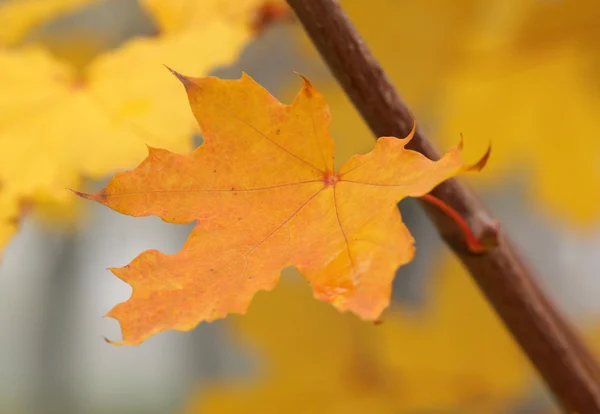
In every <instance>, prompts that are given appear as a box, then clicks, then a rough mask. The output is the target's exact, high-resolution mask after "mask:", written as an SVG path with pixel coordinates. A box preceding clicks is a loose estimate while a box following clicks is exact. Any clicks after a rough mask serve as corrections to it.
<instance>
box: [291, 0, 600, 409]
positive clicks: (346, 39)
mask: <svg viewBox="0 0 600 414" xmlns="http://www.w3.org/2000/svg"><path fill="white" fill-rule="evenodd" d="M287 2H288V3H289V4H290V6H291V7H292V9H293V10H294V12H295V13H296V15H297V17H298V19H299V20H300V22H301V23H302V25H303V26H304V28H305V30H306V32H307V33H308V35H309V36H310V38H311V39H312V41H313V43H314V44H315V45H316V47H317V49H318V50H319V52H320V53H321V56H322V57H323V59H324V60H325V61H326V62H327V64H328V65H329V68H330V69H331V71H332V72H333V74H334V75H335V77H336V78H337V80H338V81H339V82H340V84H341V85H342V86H343V87H344V89H345V91H346V93H347V94H348V96H349V97H350V98H351V100H352V102H353V103H354V105H355V106H356V108H357V109H358V110H359V112H360V113H361V115H362V116H363V118H364V119H365V121H366V122H367V123H368V124H369V126H370V128H371V130H372V131H373V132H374V134H375V135H376V136H377V137H380V136H396V137H404V136H406V135H407V134H408V133H409V131H410V130H411V127H412V125H413V121H414V117H413V116H412V114H411V112H410V110H409V109H408V107H407V106H406V104H405V103H404V102H403V101H402V99H401V98H400V96H399V95H398V93H397V91H396V89H395V88H394V86H393V84H392V83H391V82H390V80H389V79H388V77H387V76H386V74H385V72H384V71H383V69H382V68H381V66H380V65H379V63H378V62H377V60H376V59H375V57H374V56H373V55H372V53H371V51H370V50H369V48H368V47H367V45H366V43H365V42H364V40H363V39H362V37H361V36H360V35H359V33H358V32H357V31H356V29H355V28H354V26H353V25H352V23H351V22H350V20H349V19H348V17H347V16H346V14H345V13H344V11H343V10H342V8H341V6H340V5H339V3H338V1H337V0H287ZM365 7H368V5H366V6H365ZM399 17H401V16H399ZM404 18H410V16H404ZM398 24H401V22H399V23H398ZM394 41H395V42H396V44H399V45H401V44H402V41H407V42H408V41H409V39H395V40H394ZM407 58H410V56H409V57H407ZM409 147H410V148H412V149H414V150H417V151H419V152H421V153H423V154H424V155H425V156H427V157H429V158H431V159H438V158H439V154H438V152H437V151H436V150H435V148H434V147H433V145H432V144H431V143H430V142H429V141H428V140H427V139H426V138H425V136H424V135H423V133H422V132H421V131H420V130H417V132H416V133H415V136H414V138H413V139H412V141H411V142H410V143H409ZM432 194H433V195H434V196H435V197H437V198H438V199H440V200H441V201H443V202H444V203H445V204H446V205H448V206H452V208H453V209H454V210H455V211H456V212H457V213H458V214H459V215H460V216H461V218H464V220H466V221H467V222H469V223H471V225H472V228H473V229H474V230H475V231H474V232H475V234H478V235H479V237H478V238H479V239H480V240H481V239H487V240H491V241H493V242H494V243H493V244H494V247H491V248H489V249H488V250H487V251H485V252H484V253H482V254H478V255H474V254H472V253H470V252H468V251H467V250H466V249H465V248H464V246H465V234H464V233H463V231H462V230H461V228H460V226H458V225H457V223H456V222H455V221H454V220H453V219H452V218H451V217H449V216H448V215H447V214H445V213H444V212H442V211H440V210H439V209H437V208H433V206H431V205H428V204H427V203H422V205H423V206H424V208H425V210H426V211H427V213H428V215H429V217H430V218H431V219H432V221H433V222H434V224H435V226H436V227H437V229H438V232H439V233H440V235H441V236H442V238H443V239H444V240H445V241H446V243H447V244H448V245H449V246H450V247H451V248H452V250H453V251H454V252H455V254H456V255H457V256H458V258H459V259H460V260H461V261H462V263H463V264H464V266H465V267H466V268H467V269H468V270H469V272H470V274H471V275H472V277H473V279H474V280H475V282H476V283H477V284H478V286H479V288H480V289H481V291H482V292H483V293H484V294H485V296H486V297H487V299H488V301H489V302H490V304H491V305H492V306H493V307H494V309H495V310H496V312H497V314H498V315H499V316H500V318H501V319H502V320H503V322H504V324H505V325H506V327H507V328H508V329H509V330H510V332H511V333H512V335H513V337H514V338H515V339H516V341H517V342H518V343H519V345H520V346H521V348H522V349H523V351H524V352H525V353H526V354H527V356H528V357H529V359H530V361H531V362H532V363H533V365H534V366H535V367H536V368H537V370H538V372H539V373H540V375H541V376H542V377H543V379H544V381H545V382H546V384H547V385H548V387H549V388H550V389H551V390H552V392H553V393H554V395H555V396H556V398H557V400H558V402H559V403H560V405H561V406H562V407H563V408H564V409H565V410H566V411H567V412H578V413H580V414H587V413H600V370H599V369H598V365H597V363H596V361H595V360H594V358H593V357H592V356H591V354H590V353H589V351H588V350H587V349H586V347H585V345H584V344H583V343H582V342H581V341H580V339H579V338H578V336H577V334H576V333H575V331H574V330H573V328H572V327H571V326H570V324H569V323H568V321H567V320H565V318H564V317H563V316H562V315H561V314H560V312H559V311H558V310H557V309H556V307H555V305H554V304H553V303H552V302H551V301H550V299H549V298H548V297H547V295H546V294H545V293H544V292H543V291H542V289H541V288H540V286H539V285H538V283H537V280H538V278H537V277H535V276H534V275H533V273H532V272H531V270H530V269H528V267H527V266H526V264H525V263H524V261H523V260H521V258H520V255H519V254H518V252H517V251H516V249H514V248H513V246H512V244H511V243H510V241H509V240H508V239H507V238H506V237H504V236H503V235H502V234H501V232H500V228H499V226H498V225H497V221H496V220H494V219H493V218H492V216H491V215H490V214H489V213H488V212H487V210H486V209H485V207H484V206H483V205H482V203H481V202H480V201H479V200H478V199H477V197H476V196H475V195H474V193H473V192H472V191H471V190H470V189H468V188H467V187H466V186H465V185H464V184H463V183H461V182H459V181H458V180H456V179H451V180H448V181H446V182H444V183H442V184H441V185H439V186H438V187H436V189H435V190H434V191H432Z"/></svg>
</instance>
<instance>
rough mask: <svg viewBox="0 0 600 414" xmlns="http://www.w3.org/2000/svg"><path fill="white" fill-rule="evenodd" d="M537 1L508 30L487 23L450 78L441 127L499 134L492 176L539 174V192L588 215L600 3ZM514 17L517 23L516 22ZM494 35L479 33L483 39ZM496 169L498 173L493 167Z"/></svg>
mask: <svg viewBox="0 0 600 414" xmlns="http://www.w3.org/2000/svg"><path fill="white" fill-rule="evenodd" d="M583 3H586V4H587V7H586V6H584V5H583V4H582V2H581V1H578V2H576V1H569V0H562V1H555V2H534V3H533V5H531V6H530V7H528V8H526V10H524V11H523V14H520V15H516V16H513V15H510V14H507V15H506V16H505V17H504V18H505V19H507V20H508V21H510V20H511V19H516V20H517V21H518V22H519V23H520V24H521V25H519V26H518V27H513V28H512V30H513V32H511V33H510V34H511V36H507V35H504V37H502V39H501V40H499V39H500V37H501V36H500V34H498V33H490V32H492V31H493V28H491V27H488V28H483V29H482V34H481V35H480V36H476V35H474V36H473V42H472V43H473V44H467V45H466V53H465V54H464V55H463V62H462V65H461V67H460V69H458V70H456V71H454V73H452V74H451V75H450V76H448V78H447V80H446V85H447V86H446V88H445V90H444V94H443V97H442V99H441V100H440V108H439V113H440V122H439V125H440V132H439V136H440V137H442V138H443V139H445V142H450V141H452V140H455V139H456V134H457V133H458V131H462V132H463V133H464V134H465V137H466V140H467V141H471V140H477V141H480V143H479V147H478V146H477V145H475V144H474V145H472V147H473V148H471V149H472V150H473V151H476V150H477V149H475V148H480V147H481V146H484V145H486V142H488V141H491V142H493V147H494V157H493V159H492V161H491V162H490V170H489V172H491V174H487V175H486V178H483V179H479V178H477V179H475V180H476V181H482V182H484V183H489V182H490V180H494V181H497V180H498V179H499V178H505V177H507V176H511V175H514V174H515V173H517V174H522V173H524V172H525V173H528V174H531V176H532V190H531V192H532V193H533V195H534V197H535V198H536V199H538V200H540V201H542V202H543V203H545V204H546V205H547V207H546V208H547V209H548V210H550V211H552V212H553V213H554V214H555V215H563V216H565V217H566V218H568V219H570V220H571V221H572V222H574V223H579V224H581V225H583V224H584V223H586V222H589V221H591V220H594V219H597V218H598V216H599V215H600V207H599V205H600V204H599V202H600V196H599V195H598V194H600V155H599V154H598V153H599V151H600V145H598V139H597V137H598V135H599V134H600V117H599V116H598V113H599V111H600V83H599V81H598V76H597V74H598V68H599V67H600V66H599V65H598V63H600V60H599V58H600V53H599V52H600V49H599V48H598V45H597V39H600V26H599V25H597V24H593V23H592V22H597V21H598V19H599V18H600V3H599V2H596V1H593V2H592V1H584V2H583ZM513 26H514V25H513ZM482 38H487V39H496V40H497V41H492V40H490V41H489V42H487V43H482V42H481V39H482ZM494 171H495V172H496V174H494Z"/></svg>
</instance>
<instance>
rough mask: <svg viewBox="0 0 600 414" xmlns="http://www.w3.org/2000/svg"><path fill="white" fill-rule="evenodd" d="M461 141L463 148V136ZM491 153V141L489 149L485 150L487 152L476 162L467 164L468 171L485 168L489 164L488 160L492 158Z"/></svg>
mask: <svg viewBox="0 0 600 414" xmlns="http://www.w3.org/2000/svg"><path fill="white" fill-rule="evenodd" d="M460 142H461V144H460V148H461V149H462V138H461V140H460ZM491 153H492V143H491V142H490V143H489V144H488V147H487V150H486V151H485V154H483V156H482V157H481V158H480V159H479V161H477V162H476V163H475V164H472V165H469V166H467V168H466V170H467V171H481V170H483V168H484V167H485V166H486V165H487V163H488V160H489V159H490V155H491Z"/></svg>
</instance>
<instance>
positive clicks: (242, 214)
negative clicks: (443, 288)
mask: <svg viewBox="0 0 600 414" xmlns="http://www.w3.org/2000/svg"><path fill="white" fill-rule="evenodd" d="M176 76H177V77H178V78H179V79H180V80H181V81H182V83H183V85H184V86H185V89H186V91H187V94H188V97H189V101H190V104H191V108H192V111H193V113H194V115H195V117H196V120H197V121H198V124H199V126H200V128H201V130H202V132H203V135H204V144H203V145H201V146H200V147H199V148H198V149H196V150H195V151H194V152H193V153H192V154H190V155H177V154H173V153H171V152H169V151H166V150H160V149H155V148H150V151H149V155H148V157H147V158H146V160H145V161H144V162H143V163H142V164H141V165H140V166H139V167H137V168H136V169H134V170H132V171H128V172H124V173H120V174H118V175H116V176H115V177H114V178H113V179H112V180H111V181H110V182H109V183H108V185H107V186H106V188H104V189H103V190H101V191H99V192H97V193H95V194H91V195H83V194H82V195H83V196H84V197H85V198H88V199H91V200H95V201H97V202H99V203H102V204H104V205H106V206H108V207H110V208H112V209H114V210H116V211H118V212H121V213H124V214H129V215H132V216H147V215H156V216H159V217H161V218H162V219H163V220H165V221H168V222H171V223H189V222H192V221H194V220H195V221H196V222H197V226H196V227H195V229H194V230H193V231H192V233H191V234H190V236H189V238H188V240H187V242H186V244H185V245H184V247H183V248H182V249H181V251H180V252H179V253H177V254H174V255H166V254H163V253H160V252H158V251H155V250H151V251H147V252H144V253H143V254H141V255H140V256H138V257H137V258H136V259H135V260H134V261H133V262H132V263H130V264H129V265H128V266H126V267H124V268H119V269H113V273H114V274H115V275H116V276H118V277H119V278H121V279H123V280H124V281H126V282H127V283H129V284H131V285H132V286H133V294H132V296H131V298H130V299H129V300H128V301H127V302H125V303H122V304H120V305H118V306H116V307H115V308H114V309H113V310H112V311H111V312H110V313H109V314H108V315H109V316H112V317H114V318H116V319H118V320H119V322H120V323H121V328H122V331H123V342H122V343H123V344H137V343H140V342H142V341H144V340H145V339H146V338H148V337H149V336H151V335H153V334H155V333H157V332H160V331H163V330H165V329H178V330H189V329H192V328H193V327H195V326H196V325H197V324H198V323H199V322H201V321H212V320H215V319H218V318H223V317H225V316H226V315H227V314H228V313H232V312H233V313H244V312H245V311H246V309H247V308H248V306H249V303H250V301H251V299H252V297H253V296H254V295H255V293H256V292H258V291H259V290H270V289H272V288H273V287H274V286H275V284H276V283H277V280H278V279H279V272H280V271H281V269H283V268H284V267H286V266H289V265H294V266H295V267H296V268H298V269H299V270H300V272H301V273H302V275H303V276H304V277H305V278H306V280H307V281H308V282H309V283H310V284H311V285H312V288H313V291H314V294H315V296H316V297H317V298H319V299H321V300H324V301H327V302H330V303H332V304H333V305H334V306H335V307H336V308H338V309H340V310H342V311H346V310H349V311H352V312H354V313H355V314H357V315H359V316H360V317H362V318H364V319H367V320H375V319H376V318H378V317H379V316H380V314H381V312H382V311H383V310H384V309H385V308H386V307H387V306H388V304H389V300H390V292H391V282H392V279H393V277H394V273H395V271H396V269H397V268H398V267H399V266H401V265H403V264H405V263H407V262H409V261H410V260H411V259H412V257H413V254H414V248H413V239H412V236H411V235H410V233H409V231H408V229H407V228H406V227H405V226H404V224H403V223H402V220H401V217H400V213H399V210H398V208H397V205H396V204H397V203H398V201H400V200H401V199H402V198H404V197H408V196H411V197H418V196H421V195H423V194H425V193H427V192H429V191H430V190H431V189H432V188H433V187H435V186H436V185H437V184H439V183H440V182H442V181H443V180H445V179H447V178H449V177H452V176H454V175H457V174H460V173H463V172H467V171H472V170H479V169H481V168H482V167H483V164H484V163H485V158H483V159H482V162H479V163H476V164H474V165H472V166H469V165H464V164H463V163H462V161H461V158H460V153H461V146H458V147H456V148H454V149H452V150H450V151H449V152H448V153H447V154H446V155H445V156H444V157H443V158H442V159H441V160H439V161H437V162H435V161H431V160H429V159H427V158H426V157H425V156H423V155H422V154H420V153H418V152H415V151H410V150H407V149H405V146H406V144H407V143H408V142H409V141H410V139H411V138H412V133H411V135H410V136H408V137H407V138H405V139H396V138H393V137H383V138H380V139H379V140H378V141H377V144H376V146H375V148H374V149H373V151H371V152H370V153H368V154H365V155H357V156H354V157H352V158H351V159H350V160H349V161H348V162H347V163H346V164H345V165H344V166H343V167H342V168H341V169H340V170H339V171H338V172H335V171H334V145H333V140H332V139H331V137H330V135H329V132H328V127H329V111H328V108H327V105H326V103H325V100H324V98H323V96H322V95H321V94H319V93H318V92H317V91H316V90H315V89H314V88H313V86H312V85H311V84H310V83H309V82H308V81H307V80H306V79H304V82H303V85H302V88H301V90H300V92H299V93H298V95H297V96H296V98H295V100H294V102H293V103H292V104H291V105H283V104H281V103H280V102H279V101H277V100H276V99H275V98H274V97H273V96H271V95H270V94H269V93H268V92H267V91H266V90H265V89H263V88H262V87H261V86H260V85H258V84H257V83H256V82H254V81H253V80H252V79H251V78H250V77H249V76H247V75H245V74H244V75H243V76H242V78H241V79H239V80H221V79H218V78H214V77H205V78H189V77H185V76H183V75H180V74H177V73H176ZM413 133H414V130H413Z"/></svg>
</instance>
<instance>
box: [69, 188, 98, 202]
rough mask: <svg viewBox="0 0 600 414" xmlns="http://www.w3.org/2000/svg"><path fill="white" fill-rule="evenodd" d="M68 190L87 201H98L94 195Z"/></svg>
mask: <svg viewBox="0 0 600 414" xmlns="http://www.w3.org/2000/svg"><path fill="white" fill-rule="evenodd" d="M67 190H69V191H71V192H72V193H74V194H75V195H76V196H79V197H81V198H85V199H86V200H95V199H96V198H95V195H94V194H87V193H82V192H81V191H77V190H73V189H72V188H67Z"/></svg>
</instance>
